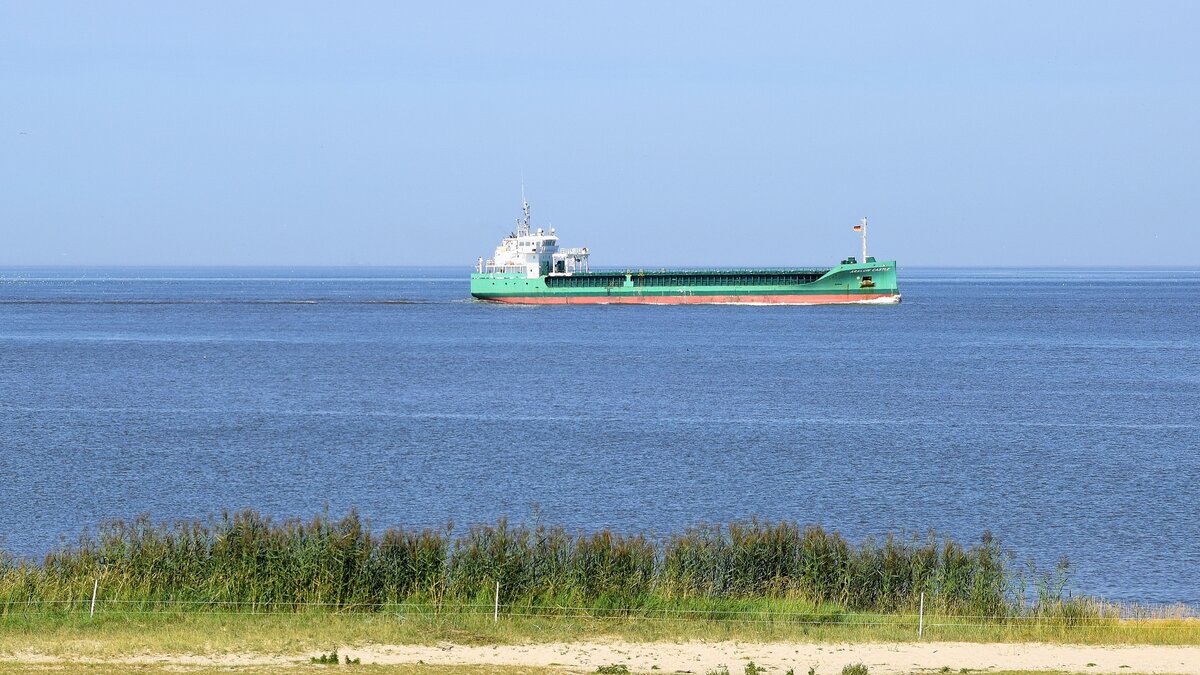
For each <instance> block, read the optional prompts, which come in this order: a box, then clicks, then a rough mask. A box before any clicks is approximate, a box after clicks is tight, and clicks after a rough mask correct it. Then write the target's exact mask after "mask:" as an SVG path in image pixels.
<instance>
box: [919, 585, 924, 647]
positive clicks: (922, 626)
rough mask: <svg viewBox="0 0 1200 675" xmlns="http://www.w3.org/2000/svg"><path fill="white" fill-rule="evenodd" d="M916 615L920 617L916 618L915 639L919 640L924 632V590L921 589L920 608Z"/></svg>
mask: <svg viewBox="0 0 1200 675" xmlns="http://www.w3.org/2000/svg"><path fill="white" fill-rule="evenodd" d="M918 616H919V617H920V618H919V619H918V620H917V621H918V623H917V639H918V640H920V639H921V636H922V635H924V633H925V591H921V609H920V614H919V615H918Z"/></svg>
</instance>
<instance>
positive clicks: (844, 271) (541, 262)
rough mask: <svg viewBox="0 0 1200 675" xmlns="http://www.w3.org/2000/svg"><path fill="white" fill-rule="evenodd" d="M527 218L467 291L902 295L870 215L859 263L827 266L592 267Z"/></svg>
mask: <svg viewBox="0 0 1200 675" xmlns="http://www.w3.org/2000/svg"><path fill="white" fill-rule="evenodd" d="M521 201H522V210H523V213H524V217H522V218H518V219H517V224H516V229H515V230H514V231H513V232H511V233H510V234H509V235H508V236H507V237H504V238H503V239H502V240H501V241H500V245H499V246H497V247H496V251H495V253H494V254H493V255H492V257H491V258H489V259H487V260H484V259H483V258H482V257H480V258H479V260H478V261H477V262H476V265H475V271H474V273H472V274H471V295H472V296H473V297H475V298H477V299H479V300H486V301H491V302H507V303H517V304H613V305H617V304H654V305H683V304H689V305H690V304H753V305H827V304H857V303H862V304H894V303H898V302H900V289H899V288H898V287H897V285H896V261H895V260H890V261H884V262H880V261H877V260H875V258H873V257H871V256H868V255H867V219H866V218H863V219H862V221H860V222H859V224H857V225H854V226H853V229H854V231H856V232H858V233H859V235H860V236H861V239H862V260H861V262H860V261H859V260H858V259H856V258H854V257H849V258H846V259H844V260H842V261H841V262H840V263H838V264H837V265H834V266H832V267H795V268H792V267H789V268H773V269H690V268H677V269H653V270H648V269H638V270H636V271H635V270H633V269H625V270H619V269H617V270H613V269H597V270H592V269H591V267H590V265H589V258H590V253H589V251H588V249H587V247H582V248H564V247H560V246H559V245H558V235H557V234H556V233H555V230H554V228H553V227H551V228H550V230H549V231H548V232H547V231H543V230H542V228H537V229H536V230H535V229H533V227H532V226H531V225H530V217H529V202H527V201H525V200H524V199H522V200H521Z"/></svg>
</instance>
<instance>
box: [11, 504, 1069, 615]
mask: <svg viewBox="0 0 1200 675" xmlns="http://www.w3.org/2000/svg"><path fill="white" fill-rule="evenodd" d="M102 561H103V562H105V563H106V564H104V565H102V564H101V562H102ZM97 578H99V579H100V582H101V585H102V586H103V588H104V598H105V600H106V602H109V603H127V604H133V605H138V604H139V603H141V604H155V603H172V604H175V603H183V604H184V605H185V606H187V605H194V606H204V607H212V606H227V607H231V608H247V609H263V610H266V609H270V610H279V609H290V608H299V607H304V606H312V605H318V606H325V607H335V608H356V609H364V610H367V609H376V608H383V607H387V606H389V605H393V606H394V605H397V604H399V603H423V604H427V605H432V606H438V607H440V606H446V605H455V606H465V605H484V604H487V605H490V604H491V602H492V601H493V600H494V596H493V594H494V593H495V589H496V584H497V583H499V586H500V601H501V603H503V604H504V605H505V606H507V607H510V608H528V609H537V610H545V609H546V608H547V607H588V608H601V609H609V610H613V611H618V610H619V611H634V612H636V611H643V610H650V609H654V608H659V609H661V608H664V607H680V606H685V605H689V604H691V605H694V604H695V603H696V602H715V603H718V604H719V603H721V602H724V603H726V605H727V606H734V605H736V604H737V603H739V602H743V601H748V600H756V599H760V600H761V599H793V600H800V601H805V602H809V603H812V604H814V605H821V604H825V605H833V606H837V607H841V608H845V609H847V610H867V611H882V612H894V611H907V610H911V609H915V607H916V604H917V603H918V601H919V597H920V595H921V593H924V594H925V597H926V608H927V610H930V611H940V612H944V613H957V614H970V615H975V616H978V615H983V616H991V617H1003V616H1006V615H1008V614H1011V613H1013V612H1022V613H1027V612H1028V611H1029V608H1027V607H1024V606H1023V605H1022V603H1023V602H1024V598H1023V597H1019V596H1020V595H1021V594H1020V592H1019V588H1020V587H1021V586H1020V584H1019V583H1017V578H1018V575H1017V574H1015V571H1014V569H1013V567H1012V565H1011V556H1008V555H1007V554H1005V553H1004V552H1003V551H1002V550H1001V548H1000V546H999V544H998V543H997V542H996V541H994V540H993V539H992V538H991V537H990V536H989V535H985V536H984V538H983V539H982V541H981V542H980V543H978V544H973V545H970V546H963V545H961V544H959V543H957V542H954V541H951V540H950V539H945V538H937V537H935V536H934V535H932V534H931V535H929V536H927V537H924V538H913V539H904V538H900V537H895V536H888V537H887V538H885V539H883V540H882V541H877V540H874V539H867V540H866V541H863V542H861V543H859V544H857V545H856V544H852V543H850V542H848V541H847V540H846V539H845V538H844V537H842V536H841V535H840V534H838V533H836V532H831V531H828V530H825V529H823V528H821V527H817V526H810V527H801V526H799V525H797V524H796V523H791V522H779V523H771V522H764V521H758V520H751V521H749V522H743V523H733V524H730V525H727V526H720V525H702V526H697V527H693V528H689V529H687V530H685V531H684V532H682V533H679V534H677V535H674V536H671V537H669V538H666V539H661V540H654V539H651V538H648V537H647V536H645V535H623V534H618V533H614V532H611V531H607V530H605V531H600V532H594V533H572V532H567V531H566V530H564V529H563V528H561V527H547V526H543V525H537V526H533V527H530V526H527V525H524V524H516V525H514V524H511V523H509V522H508V521H507V520H503V519H502V520H500V521H499V522H497V523H496V524H495V525H479V526H475V527H471V528H469V529H468V530H466V531H465V532H459V533H454V532H453V530H452V528H451V527H447V528H445V529H444V530H430V529H406V528H390V529H386V530H384V531H383V532H382V533H381V534H375V533H373V532H371V530H370V529H369V528H368V527H367V526H366V524H365V523H364V522H363V521H362V519H361V518H360V516H359V515H358V513H357V512H356V511H353V510H352V511H350V512H349V513H348V514H347V515H346V516H344V517H342V518H337V519H335V518H331V517H329V516H328V515H321V516H317V517H315V518H312V519H311V520H307V521H302V520H299V519H289V520H284V521H280V522H276V521H274V520H272V519H271V518H268V517H265V516H263V515H261V514H259V513H257V512H254V511H241V512H235V513H230V512H225V513H222V514H221V515H220V516H216V517H213V518H210V519H208V520H205V521H186V522H176V523H172V524H165V523H155V522H153V521H152V520H151V519H150V518H149V517H148V516H143V517H140V518H137V519H134V520H132V521H128V522H125V521H111V522H108V523H105V524H104V525H102V526H101V527H100V529H99V530H98V531H97V533H96V534H94V535H93V534H88V533H84V534H83V535H82V536H81V537H80V538H79V540H78V541H77V542H76V543H74V544H71V545H67V546H63V547H61V548H60V549H58V550H56V551H53V552H51V553H50V554H48V555H47V556H45V558H44V559H43V560H42V561H40V562H31V561H19V560H15V559H12V558H11V557H8V558H5V557H3V556H0V611H4V610H12V609H13V608H15V607H18V606H22V603H40V604H46V605H56V604H58V605H81V604H84V603H86V602H87V600H88V599H89V596H90V593H91V590H92V584H93V580H94V579H97ZM1060 597H1061V592H1060ZM1044 600H1045V602H1043V603H1042V604H1043V605H1045V604H1046V603H1048V602H1049V601H1050V600H1052V598H1045V599H1044Z"/></svg>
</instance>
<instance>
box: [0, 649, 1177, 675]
mask: <svg viewBox="0 0 1200 675" xmlns="http://www.w3.org/2000/svg"><path fill="white" fill-rule="evenodd" d="M338 651H339V653H340V654H342V655H344V656H349V657H350V658H360V659H362V662H363V663H364V664H381V665H394V664H406V663H412V664H415V663H418V662H423V663H426V664H431V665H433V664H442V665H478V666H489V665H494V666H535V667H549V668H561V669H562V670H563V671H566V672H581V673H582V672H595V670H596V668H597V667H599V666H604V665H611V664H624V665H626V666H628V667H629V669H630V670H631V671H634V672H662V673H700V674H703V673H707V672H709V671H711V670H714V669H717V668H719V667H720V666H722V665H724V666H726V667H727V668H728V669H729V672H731V673H740V672H743V670H744V669H745V665H746V663H747V662H750V661H753V662H754V663H755V664H756V665H758V666H764V667H766V668H767V669H768V672H776V673H784V672H786V671H787V670H788V669H795V671H796V672H797V673H806V672H808V669H809V668H810V667H811V668H816V670H817V672H818V673H837V672H840V670H841V668H842V667H843V666H845V665H847V664H852V663H863V664H865V665H866V666H868V667H869V668H870V670H871V672H872V673H911V672H916V671H938V670H941V669H943V668H949V669H951V670H954V671H958V670H960V669H963V668H967V669H971V670H1016V669H1019V670H1048V671H1069V672H1086V673H1179V674H1195V675H1200V647H1198V646H1186V647H1175V646H1147V645H1137V646H1082V645H1056V644H1035V643H1020V644H1012V643H1009V644H980V643H968V642H928V643H878V644H871V643H868V644H836V643H829V644H819V643H738V642H711V643H705V642H682V643H664V642H658V643H628V642H619V641H604V642H575V643H546V644H529V645H494V646H465V645H456V644H449V643H447V644H439V645H433V646H428V645H378V646H370V647H358V648H353V647H342V648H339V650H338ZM13 656H15V657H16V658H17V659H20V660H21V661H24V662H26V663H39V662H40V663H49V662H61V661H64V660H67V659H60V658H57V657H47V656H45V655H39V654H15V655H13ZM310 656H316V654H296V655H255V654H228V655H215V656H197V655H169V654H143V655H131V656H129V657H127V658H123V659H119V660H113V661H104V663H109V664H120V663H125V664H155V665H160V666H161V665H171V664H174V665H179V666H223V667H234V668H236V667H238V666H276V667H287V666H289V665H302V664H306V663H308V659H309V657H310Z"/></svg>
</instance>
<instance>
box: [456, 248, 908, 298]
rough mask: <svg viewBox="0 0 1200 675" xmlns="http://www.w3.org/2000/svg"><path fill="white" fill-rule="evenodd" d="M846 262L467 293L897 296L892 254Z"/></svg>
mask: <svg viewBox="0 0 1200 675" xmlns="http://www.w3.org/2000/svg"><path fill="white" fill-rule="evenodd" d="M851 260H853V259H850V260H848V261H845V262H843V263H842V264H840V265H837V266H834V267H829V268H787V269H720V270H693V269H674V270H669V269H663V270H653V271H650V270H638V271H632V270H627V271H611V270H610V271H588V272H575V273H572V274H544V275H541V276H532V277H530V276H527V275H525V274H521V273H516V272H477V273H474V274H472V275H471V295H472V296H474V297H475V298H478V299H480V300H489V301H493V302H508V303H518V304H662V305H681V304H756V305H757V304H772V305H776V304H778V305H824V304H852V303H872V304H876V303H878V304H891V303H897V302H900V289H899V288H898V287H897V285H896V261H894V260H892V261H887V262H876V261H875V260H874V259H872V258H868V259H867V260H868V262H865V263H858V262H851Z"/></svg>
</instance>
